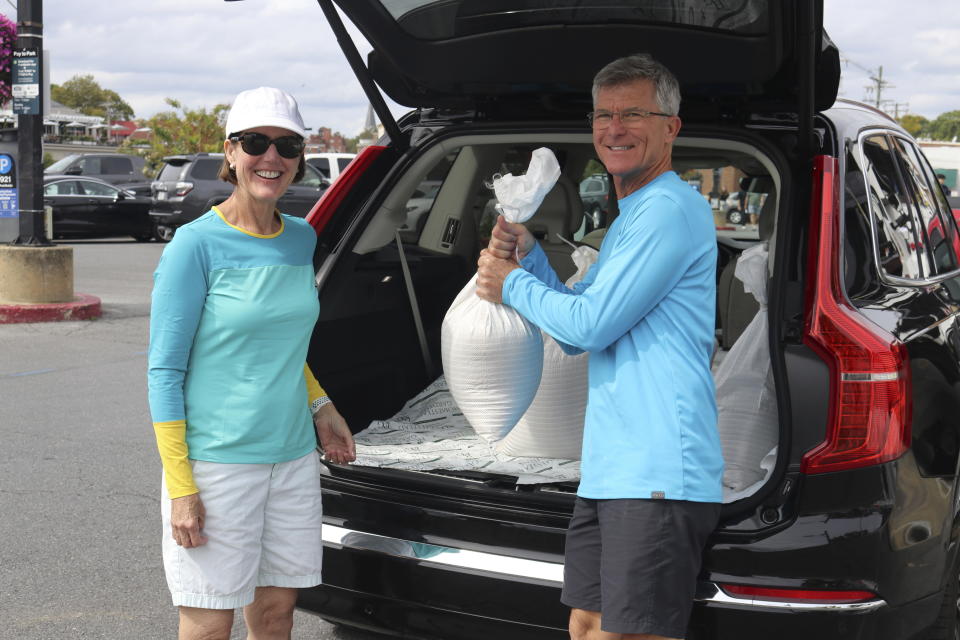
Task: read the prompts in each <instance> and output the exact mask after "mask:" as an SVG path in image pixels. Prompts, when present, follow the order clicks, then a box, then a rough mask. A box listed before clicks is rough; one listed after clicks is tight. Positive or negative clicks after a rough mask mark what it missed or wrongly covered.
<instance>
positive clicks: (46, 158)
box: [43, 151, 56, 169]
mask: <svg viewBox="0 0 960 640" xmlns="http://www.w3.org/2000/svg"><path fill="white" fill-rule="evenodd" d="M54 162H56V160H55V159H54V157H53V154H52V153H50V152H49V151H44V152H43V168H44V169H46V168H47V167H49V166H50V165H52V164H53V163H54Z"/></svg>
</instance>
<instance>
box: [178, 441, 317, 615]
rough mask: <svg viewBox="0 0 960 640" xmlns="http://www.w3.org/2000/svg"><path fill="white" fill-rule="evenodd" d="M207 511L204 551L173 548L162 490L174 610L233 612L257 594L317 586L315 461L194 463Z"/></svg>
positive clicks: (313, 457) (314, 458)
mask: <svg viewBox="0 0 960 640" xmlns="http://www.w3.org/2000/svg"><path fill="white" fill-rule="evenodd" d="M190 462H191V465H192V466H193V478H194V482H195V483H196V485H197V488H198V489H200V499H201V500H202V501H203V506H204V509H206V520H205V523H204V528H203V532H202V533H203V534H204V535H205V536H206V537H207V538H208V540H207V543H206V544H204V545H202V546H199V547H194V548H193V549H184V548H183V547H181V546H180V545H178V544H177V543H176V542H174V540H173V535H172V533H171V528H170V498H169V497H168V494H167V488H166V486H164V487H163V493H162V498H161V501H160V503H161V513H162V515H163V568H164V571H165V572H166V574H167V586H169V587H170V594H171V595H172V596H173V604H175V605H177V606H185V607H198V608H202V609H237V608H239V607H245V606H246V605H248V604H250V603H251V602H253V597H254V591H255V589H256V588H257V587H292V588H303V587H312V586H315V585H318V584H320V567H321V560H322V557H323V541H322V539H321V538H320V524H321V520H322V515H323V513H322V509H321V504H320V456H319V454H318V453H317V452H316V451H312V452H310V453H309V454H307V455H306V456H304V457H302V458H298V459H296V460H291V461H290V462H281V463H278V464H224V463H219V462H203V461H200V460H191V461H190Z"/></svg>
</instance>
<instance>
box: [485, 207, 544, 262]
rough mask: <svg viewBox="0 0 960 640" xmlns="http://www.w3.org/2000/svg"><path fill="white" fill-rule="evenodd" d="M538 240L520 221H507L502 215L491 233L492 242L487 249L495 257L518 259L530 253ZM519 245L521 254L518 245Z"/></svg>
mask: <svg viewBox="0 0 960 640" xmlns="http://www.w3.org/2000/svg"><path fill="white" fill-rule="evenodd" d="M535 243H536V240H535V239H534V237H533V234H532V233H530V230H529V229H527V228H526V227H525V226H523V225H522V224H520V223H518V222H517V223H514V222H507V219H506V218H504V217H503V216H502V215H501V216H498V217H497V224H495V225H494V226H493V231H492V232H491V233H490V242H489V243H488V244H487V249H489V250H490V253H491V254H492V255H493V256H494V257H495V258H500V259H501V260H513V261H517V259H518V258H519V259H520V260H522V259H523V258H524V256H526V255H527V254H528V253H530V251H531V249H533V245H534V244H535ZM518 245H519V248H520V251H519V256H518V255H517V246H518Z"/></svg>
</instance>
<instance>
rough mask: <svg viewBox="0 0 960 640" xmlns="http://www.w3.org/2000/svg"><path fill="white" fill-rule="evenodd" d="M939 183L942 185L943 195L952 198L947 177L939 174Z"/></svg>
mask: <svg viewBox="0 0 960 640" xmlns="http://www.w3.org/2000/svg"><path fill="white" fill-rule="evenodd" d="M937 182H938V183H939V184H940V190H941V191H943V195H945V196H947V197H948V198H949V197H950V187H948V186H947V176H945V175H943V174H942V173H938V174H937Z"/></svg>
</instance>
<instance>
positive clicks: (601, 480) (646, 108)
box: [478, 54, 723, 640]
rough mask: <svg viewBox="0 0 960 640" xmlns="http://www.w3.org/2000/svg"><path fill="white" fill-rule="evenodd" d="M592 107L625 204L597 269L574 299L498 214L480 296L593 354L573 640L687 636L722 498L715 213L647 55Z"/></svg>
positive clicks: (569, 601)
mask: <svg viewBox="0 0 960 640" xmlns="http://www.w3.org/2000/svg"><path fill="white" fill-rule="evenodd" d="M593 103H594V111H593V112H592V113H591V114H590V116H589V118H590V121H591V123H592V127H593V143H594V147H595V148H596V152H597V155H598V157H599V158H600V160H601V161H602V162H603V164H604V165H605V166H606V168H607V171H608V172H609V173H610V174H611V175H612V176H613V182H614V186H615V188H616V193H617V198H618V201H619V207H620V215H619V217H618V218H617V219H616V221H614V223H613V225H611V227H610V229H609V231H608V232H607V234H606V237H605V238H604V240H603V245H602V247H601V249H600V255H599V258H598V260H597V263H596V265H595V266H594V267H593V268H592V269H591V270H590V271H589V272H588V273H587V275H586V277H585V278H584V280H583V281H582V282H581V283H579V284H577V285H576V287H575V288H574V289H572V290H571V289H567V288H566V287H564V286H563V285H562V284H561V283H560V281H559V279H558V278H557V276H556V274H555V273H554V272H553V271H552V269H550V267H549V265H548V262H547V259H546V257H545V255H544V253H543V250H542V249H540V248H539V246H538V245H537V244H536V242H535V241H534V239H533V236H532V235H531V234H530V232H529V231H527V230H526V229H525V228H524V227H523V225H513V224H509V223H507V222H506V221H505V220H504V219H503V218H500V219H499V220H498V221H497V225H496V227H495V228H494V232H493V235H492V237H491V239H490V244H489V246H488V248H487V249H485V250H484V251H483V252H482V254H481V257H480V260H479V271H478V295H480V297H482V298H484V299H486V300H490V301H492V302H501V301H502V302H503V303H504V304H507V305H509V306H511V307H513V308H514V309H516V310H517V311H518V312H519V313H520V314H522V315H523V316H524V317H526V318H528V319H529V320H530V321H531V322H533V323H535V324H537V325H538V326H539V327H541V328H542V329H543V330H544V331H546V332H547V333H549V334H550V335H552V336H553V337H554V338H556V339H557V341H558V342H560V343H561V345H562V346H564V349H565V350H566V351H567V352H569V353H579V352H581V351H589V352H590V372H589V385H590V390H589V400H588V405H587V413H586V418H585V424H584V440H583V459H582V463H581V481H580V487H579V489H578V492H577V493H578V496H577V502H576V506H575V508H574V514H573V517H572V519H571V522H570V528H569V530H568V532H567V541H566V559H565V568H564V586H563V595H562V600H563V602H564V603H565V604H566V605H568V606H570V607H571V613H570V635H571V637H572V638H574V639H577V640H579V639H591V640H593V639H600V638H682V637H683V636H684V635H685V633H686V627H687V623H688V619H689V616H690V610H691V608H692V606H693V596H694V591H695V585H696V577H697V573H698V572H699V570H700V558H701V553H702V550H703V546H704V544H705V543H706V540H707V537H708V535H709V534H710V532H711V531H712V530H713V528H714V527H715V526H716V523H717V520H718V518H719V513H720V502H721V500H722V489H721V477H722V473H723V459H722V455H721V449H720V440H719V437H718V435H717V427H716V419H717V416H716V404H715V400H714V388H713V379H712V377H711V374H710V366H709V359H710V354H711V352H712V350H713V340H714V309H715V305H716V303H715V298H716V293H715V286H716V285H715V282H716V265H717V250H716V237H715V230H714V224H713V216H712V212H711V210H710V207H709V205H708V204H707V203H706V201H705V200H704V199H703V197H702V196H700V195H699V194H698V193H697V192H696V191H694V190H693V189H691V188H690V187H689V186H688V185H687V184H686V183H685V182H683V180H681V179H680V177H679V176H678V175H677V174H676V173H674V172H673V170H672V169H671V151H672V146H673V141H674V140H675V139H676V137H677V133H678V132H679V130H680V119H679V118H678V117H677V115H676V114H677V111H678V109H679V106H680V92H679V86H678V84H677V81H676V79H675V78H674V77H673V74H671V73H670V71H669V70H667V69H666V68H665V67H663V65H661V64H660V63H658V62H656V61H655V60H653V58H651V57H650V56H649V55H646V54H640V55H634V56H629V57H626V58H621V59H619V60H615V61H614V62H612V63H610V64H608V65H607V66H606V67H604V68H603V69H602V70H601V71H600V72H599V73H598V74H597V76H596V78H595V79H594V84H593ZM515 248H519V254H520V257H521V259H522V262H523V266H524V267H525V268H526V270H524V269H521V268H520V267H519V265H518V264H517V263H516V262H513V261H512V259H511V256H512V255H513V253H514V249H515Z"/></svg>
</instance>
